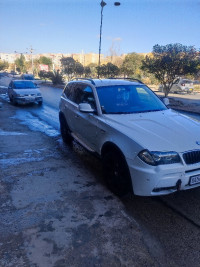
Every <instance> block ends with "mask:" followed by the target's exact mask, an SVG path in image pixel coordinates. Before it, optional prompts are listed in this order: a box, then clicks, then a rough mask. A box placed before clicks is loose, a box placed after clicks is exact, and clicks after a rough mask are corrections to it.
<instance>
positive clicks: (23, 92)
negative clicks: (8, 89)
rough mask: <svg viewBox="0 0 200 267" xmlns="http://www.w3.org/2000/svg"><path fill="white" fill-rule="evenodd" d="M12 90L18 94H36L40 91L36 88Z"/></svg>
mask: <svg viewBox="0 0 200 267" xmlns="http://www.w3.org/2000/svg"><path fill="white" fill-rule="evenodd" d="M14 92H15V93H16V94H20V95H31V94H34V95H37V94H39V93H40V91H39V90H38V89H31V88H30V89H29V88H28V89H14Z"/></svg>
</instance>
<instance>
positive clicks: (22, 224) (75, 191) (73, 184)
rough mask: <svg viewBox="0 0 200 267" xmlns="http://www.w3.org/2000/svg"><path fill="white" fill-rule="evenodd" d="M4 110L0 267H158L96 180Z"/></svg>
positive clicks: (54, 141)
mask: <svg viewBox="0 0 200 267" xmlns="http://www.w3.org/2000/svg"><path fill="white" fill-rule="evenodd" d="M2 102H3V108H1V109H0V168H1V179H0V194H1V198H0V236H1V240H0V248H1V249H0V266H1V267H8V266H16V267H30V266H38V267H62V266H63V267H64V266H71V267H73V266H77V267H80V266H87V267H90V266H91V267H92V266H102V267H104V266H105V267H107V266H130V267H132V266H158V264H157V262H156V261H155V259H154V258H153V257H152V256H151V255H150V253H149V250H148V246H147V245H146V244H145V243H144V239H143V232H142V231H141V229H140V228H139V226H138V224H137V223H136V222H135V221H134V219H133V218H130V217H129V216H128V215H127V213H126V210H125V208H124V206H123V204H122V202H121V201H120V200H118V199H117V198H116V197H115V196H113V195H112V194H111V192H110V191H108V190H107V188H106V187H105V186H104V183H103V180H102V176H101V175H100V174H99V175H98V176H95V175H94V172H93V171H92V167H91V166H88V165H87V164H86V163H85V162H84V161H83V159H82V158H79V155H78V154H77V153H76V152H75V151H74V149H73V148H70V147H67V146H64V144H63V143H62V141H61V139H60V137H59V136H58V137H54V138H53V137H48V136H46V135H45V134H43V133H40V132H37V131H33V130H30V129H29V128H28V127H27V126H25V125H23V124H21V122H20V121H18V120H17V119H16V118H15V114H16V112H19V110H21V109H20V108H19V107H15V106H12V105H10V104H9V103H8V102H6V101H5V100H2ZM94 162H95V158H94V161H93V164H94ZM98 164H99V163H98ZM98 164H97V166H98ZM99 167H100V166H99ZM99 173H100V172H99Z"/></svg>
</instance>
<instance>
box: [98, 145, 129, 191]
mask: <svg viewBox="0 0 200 267" xmlns="http://www.w3.org/2000/svg"><path fill="white" fill-rule="evenodd" d="M109 151H116V153H119V154H120V156H121V157H122V159H123V160H124V163H125V166H126V168H127V171H128V174H129V177H128V180H129V183H130V193H133V194H134V189H133V182H132V178H131V173H130V169H129V166H128V163H127V160H126V157H125V155H124V153H123V152H122V150H121V149H120V148H119V147H118V146H117V145H116V144H114V143H112V142H111V141H107V142H106V143H105V144H104V145H103V147H102V149H101V158H102V159H103V157H104V156H105V155H106V153H107V152H109Z"/></svg>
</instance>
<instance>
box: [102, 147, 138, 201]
mask: <svg viewBox="0 0 200 267" xmlns="http://www.w3.org/2000/svg"><path fill="white" fill-rule="evenodd" d="M103 171H104V177H105V179H106V184H107V186H108V188H109V189H110V190H111V191H112V192H113V193H114V194H115V195H117V196H118V197H123V196H125V195H127V194H128V193H133V188H132V182H131V177H130V172H129V169H128V166H127V163H126V160H125V158H124V156H123V155H122V154H121V153H120V152H119V151H118V150H117V149H113V150H111V151H109V152H107V153H106V154H105V155H104V156H103Z"/></svg>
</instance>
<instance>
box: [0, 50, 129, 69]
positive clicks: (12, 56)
mask: <svg viewBox="0 0 200 267" xmlns="http://www.w3.org/2000/svg"><path fill="white" fill-rule="evenodd" d="M23 55H24V57H25V60H26V61H31V60H32V59H33V60H35V59H39V58H40V57H43V56H44V57H48V58H51V59H52V62H53V69H61V61H60V60H61V58H62V57H72V58H73V59H74V60H76V61H78V62H80V63H81V64H82V65H83V66H87V65H89V64H90V63H94V64H97V65H98V63H99V54H95V53H86V54H85V53H83V52H82V53H80V54H70V53H68V54H62V53H44V54H28V53H25V54H23ZM20 56H21V54H20V53H0V60H3V61H4V60H5V61H7V62H8V63H9V64H13V63H14V62H15V60H16V59H17V58H20ZM124 58H125V55H121V56H112V57H110V56H108V57H105V56H104V55H103V54H101V58H100V61H101V64H106V63H108V62H112V63H113V64H116V65H120V62H122V61H123V59H124Z"/></svg>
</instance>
